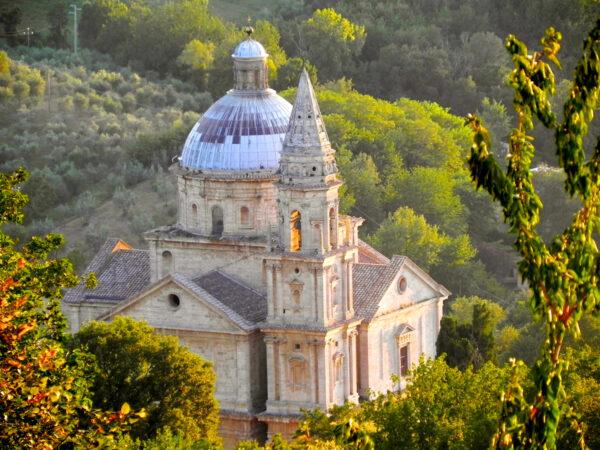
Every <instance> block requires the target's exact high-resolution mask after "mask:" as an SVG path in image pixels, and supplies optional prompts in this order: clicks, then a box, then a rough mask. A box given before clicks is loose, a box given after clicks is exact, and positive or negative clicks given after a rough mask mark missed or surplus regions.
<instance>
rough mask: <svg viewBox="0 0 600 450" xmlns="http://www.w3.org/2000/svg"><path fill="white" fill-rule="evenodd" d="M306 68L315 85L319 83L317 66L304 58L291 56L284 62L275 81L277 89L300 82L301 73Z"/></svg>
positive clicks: (274, 84) (274, 85)
mask: <svg viewBox="0 0 600 450" xmlns="http://www.w3.org/2000/svg"><path fill="white" fill-rule="evenodd" d="M304 69H306V71H307V72H308V74H309V76H310V81H311V82H312V84H313V85H316V84H317V68H316V67H315V66H313V65H312V64H311V63H310V62H308V61H304V60H303V59H302V58H290V59H288V60H287V61H286V62H285V63H284V64H282V65H281V66H280V67H279V69H278V72H277V79H276V80H275V81H274V83H273V87H274V88H275V89H287V88H290V87H294V86H296V85H297V84H298V80H299V79H300V74H301V73H302V71H303V70H304Z"/></svg>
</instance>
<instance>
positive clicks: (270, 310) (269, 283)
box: [266, 264, 275, 318]
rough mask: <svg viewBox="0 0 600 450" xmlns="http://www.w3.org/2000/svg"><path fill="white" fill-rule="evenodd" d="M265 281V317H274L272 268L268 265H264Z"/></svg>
mask: <svg viewBox="0 0 600 450" xmlns="http://www.w3.org/2000/svg"><path fill="white" fill-rule="evenodd" d="M266 271H267V276H266V281H267V311H268V312H267V317H269V318H271V317H274V316H275V308H274V306H275V291H274V290H273V289H274V285H273V267H272V266H271V265H270V264H267V265H266Z"/></svg>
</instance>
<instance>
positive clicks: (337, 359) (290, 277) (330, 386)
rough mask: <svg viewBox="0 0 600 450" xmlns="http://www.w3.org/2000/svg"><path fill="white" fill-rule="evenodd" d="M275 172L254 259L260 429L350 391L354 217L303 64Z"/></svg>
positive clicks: (353, 389) (353, 381)
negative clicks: (260, 296) (261, 243)
mask: <svg viewBox="0 0 600 450" xmlns="http://www.w3.org/2000/svg"><path fill="white" fill-rule="evenodd" d="M278 175H279V181H278V183H277V217H278V224H277V227H278V234H277V237H276V239H275V241H276V245H275V246H273V247H272V249H271V251H270V253H268V254H267V256H266V257H265V259H264V262H263V264H264V265H263V275H264V277H265V281H266V286H267V304H268V314H267V320H266V323H265V326H264V327H262V328H261V329H262V331H263V333H264V335H265V343H266V348H267V373H268V376H267V379H268V400H267V411H266V415H267V417H268V420H266V421H268V422H269V434H271V432H272V430H280V431H282V432H283V431H284V430H283V428H281V429H280V428H278V427H279V426H283V424H284V423H291V422H289V420H291V419H290V417H294V416H295V415H297V414H298V413H299V412H300V409H301V408H309V409H310V408H315V407H320V408H323V409H327V408H329V407H330V406H332V405H335V404H342V403H344V401H346V400H349V401H356V400H357V399H358V394H357V378H356V373H357V365H356V364H357V362H356V361H357V357H356V355H357V339H356V336H357V326H358V324H359V323H360V319H356V318H355V315H354V301H353V298H354V296H353V281H352V270H353V269H352V268H353V264H354V263H355V262H356V261H357V260H358V248H357V243H358V227H359V225H360V224H361V223H362V219H360V218H354V217H349V216H340V214H339V211H338V206H339V196H338V190H339V188H340V186H341V185H342V182H341V181H340V180H339V179H338V170H337V166H336V163H335V152H334V150H333V149H332V147H331V144H330V142H329V138H328V136H327V131H326V130H325V124H324V122H323V117H322V116H321V111H320V109H319V105H318V103H317V99H316V95H315V92H314V89H313V86H312V84H311V82H310V78H309V76H308V73H307V72H306V70H305V71H303V72H302V75H301V76H300V81H299V84H298V90H297V92H296V100H295V103H294V106H293V108H292V113H291V117H290V121H289V125H288V128H287V133H286V136H285V139H284V141H283V150H282V153H281V158H280V161H279V171H278ZM277 417H279V419H277Z"/></svg>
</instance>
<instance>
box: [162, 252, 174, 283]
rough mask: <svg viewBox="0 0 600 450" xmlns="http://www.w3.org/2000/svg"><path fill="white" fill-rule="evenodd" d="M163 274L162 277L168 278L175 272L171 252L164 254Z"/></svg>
mask: <svg viewBox="0 0 600 450" xmlns="http://www.w3.org/2000/svg"><path fill="white" fill-rule="evenodd" d="M161 267H162V273H161V276H163V277H164V276H167V275H168V274H170V273H171V272H172V271H173V254H172V253H171V252H170V251H169V250H165V251H164V252H162V265H161Z"/></svg>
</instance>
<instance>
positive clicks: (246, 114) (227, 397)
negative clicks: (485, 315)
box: [63, 37, 450, 444]
mask: <svg viewBox="0 0 600 450" xmlns="http://www.w3.org/2000/svg"><path fill="white" fill-rule="evenodd" d="M232 57H233V60H234V73H235V87H234V88H233V89H232V90H230V91H229V92H228V93H227V95H225V96H224V97H222V98H221V99H219V100H218V101H217V102H216V103H215V104H214V105H213V106H212V107H211V108H210V109H209V110H208V111H207V112H206V113H205V114H204V115H203V116H202V118H201V119H200V120H199V122H198V123H197V124H196V125H195V126H194V128H193V129H192V131H191V132H190V135H189V136H188V139H187V141H186V143H185V145H184V148H183V152H182V155H181V156H180V158H179V160H178V162H176V163H175V164H174V165H173V167H172V172H173V173H174V175H175V176H176V177H177V186H178V199H177V200H178V218H177V223H176V224H174V225H172V226H166V227H161V228H157V229H154V230H151V231H148V232H146V233H145V234H144V238H145V239H146V241H147V243H148V249H147V250H139V249H133V248H131V247H130V246H129V245H128V244H127V243H125V242H123V241H121V240H118V239H109V240H108V241H107V242H106V243H105V244H104V246H103V247H102V249H101V250H100V251H99V252H98V254H97V255H96V257H95V258H94V259H93V261H92V262H91V263H90V265H89V267H88V268H87V271H89V272H95V273H96V275H97V277H98V279H99V282H100V284H99V286H98V287H97V288H95V289H92V290H86V289H84V287H83V286H79V287H77V288H74V289H71V290H69V291H68V292H67V293H66V295H65V299H64V302H63V310H64V312H65V314H66V315H67V317H68V319H69V322H70V325H71V329H72V331H77V330H78V329H79V328H80V327H81V325H82V324H84V323H85V322H87V321H89V320H111V318H112V317H114V316H116V315H127V316H130V317H133V318H135V319H139V320H144V321H146V322H148V323H149V324H150V325H152V326H153V327H154V328H156V329H157V330H159V332H161V333H165V334H170V335H175V336H177V337H178V338H179V339H180V340H181V342H182V343H183V344H184V345H186V346H187V347H188V348H190V349H191V350H192V351H194V352H196V353H198V354H200V355H202V356H203V357H205V358H206V359H208V360H210V361H212V362H213V364H214V369H215V371H216V374H217V386H216V396H217V399H218V400H219V403H220V406H221V434H222V436H223V437H224V439H225V442H226V443H227V444H232V443H234V442H235V441H237V440H241V439H264V438H265V437H269V436H272V435H273V434H275V433H283V434H284V435H290V434H291V433H292V432H293V431H294V429H295V426H296V424H297V422H298V419H299V417H300V410H301V409H303V408H308V409H313V408H322V409H327V408H329V407H331V406H332V405H336V404H342V403H344V402H345V401H351V402H357V401H359V399H360V398H367V397H368V396H369V395H370V393H373V392H385V391H386V390H388V389H398V388H400V387H401V386H398V385H395V384H394V383H393V382H392V375H394V374H395V375H400V380H401V381H400V384H402V383H403V375H404V374H405V373H406V370H407V368H408V367H409V366H410V365H411V364H412V363H414V362H416V361H417V360H418V358H419V356H420V355H425V356H426V357H434V356H435V340H436V337H437V334H438V331H439V323H440V320H441V316H442V307H443V303H444V300H445V299H446V298H447V297H448V295H449V294H450V293H449V292H448V291H447V289H446V288H444V287H443V286H441V285H440V284H438V283H437V282H435V281H434V280H433V279H432V278H431V277H429V276H428V275H427V274H426V273H425V272H424V271H423V270H421V269H420V268H419V267H418V266H417V265H416V264H415V263H413V262H412V261H411V260H410V259H408V258H406V257H402V256H394V257H393V258H391V259H388V258H387V257H385V256H384V255H382V254H380V253H379V252H378V251H376V250H375V249H373V248H372V247H370V246H369V245H367V244H366V243H364V242H363V241H361V240H360V239H359V237H358V229H359V227H360V225H361V223H362V222H363V219H361V218H357V217H351V216H346V215H342V214H340V213H339V210H338V208H339V198H338V195H339V194H338V191H339V188H340V186H341V185H342V183H341V181H340V180H339V177H338V170H337V166H336V162H335V152H334V150H333V149H332V147H331V144H330V142H329V139H328V137H327V132H326V130H325V125H324V122H323V118H322V117H321V112H320V110H319V105H318V103H317V100H316V96H315V93H314V90H313V87H312V85H311V82H310V79H309V77H308V74H307V73H306V72H304V73H303V74H302V75H301V77H300V81H299V85H298V90H297V95H296V100H295V103H294V105H293V106H292V105H290V104H289V103H288V102H287V101H286V100H284V99H283V98H281V97H279V96H278V95H277V94H276V93H275V91H273V90H272V89H269V88H268V83H267V80H268V76H267V58H268V55H267V53H266V51H265V50H264V48H263V47H262V45H260V44H259V43H258V42H256V41H255V40H253V39H251V38H250V37H249V38H248V39H246V40H244V41H243V42H241V43H240V44H239V45H238V46H237V48H236V49H235V51H234V54H233V55H232Z"/></svg>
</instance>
